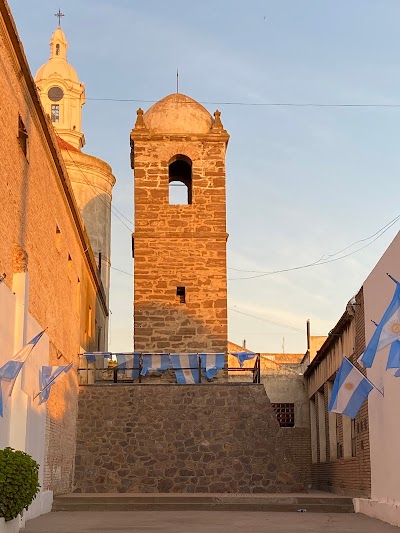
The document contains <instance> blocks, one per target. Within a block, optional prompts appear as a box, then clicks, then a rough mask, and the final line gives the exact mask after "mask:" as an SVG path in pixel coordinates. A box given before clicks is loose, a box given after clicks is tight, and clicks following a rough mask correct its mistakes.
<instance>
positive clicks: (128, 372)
mask: <svg viewBox="0 0 400 533" xmlns="http://www.w3.org/2000/svg"><path fill="white" fill-rule="evenodd" d="M137 355H139V359H138V364H137V365H136V366H135V365H133V366H122V365H120V366H109V367H107V368H102V369H99V368H89V367H87V368H78V373H80V372H93V371H95V372H97V373H98V375H99V374H100V375H101V374H102V375H103V376H104V374H110V373H111V375H112V378H111V379H107V378H106V379H105V378H103V377H102V378H101V379H100V381H112V382H113V383H136V382H137V383H143V382H146V381H147V380H144V381H143V378H144V377H145V376H144V375H142V371H143V368H144V366H143V355H142V354H137ZM145 355H152V354H148V353H146V354H145ZM157 355H170V354H169V353H164V354H157ZM193 355H197V362H198V363H197V365H196V366H195V367H190V366H189V367H176V366H172V365H170V366H169V368H168V369H166V370H157V372H160V373H163V372H168V371H171V370H172V371H176V370H189V371H196V373H197V380H198V381H197V382H196V383H194V384H196V385H197V384H199V383H209V382H211V381H213V379H208V378H207V376H206V368H205V367H204V366H203V365H202V361H201V358H200V355H199V354H193ZM146 368H147V367H146ZM148 370H151V369H148ZM134 371H136V373H137V377H136V378H134V377H133V375H134ZM219 371H222V372H226V373H228V374H229V373H231V372H234V373H236V372H239V373H244V372H246V373H249V372H251V373H252V383H260V382H261V366H260V354H259V353H258V354H256V356H255V362H254V366H253V367H229V366H228V365H227V364H225V365H224V367H223V368H221V369H219ZM146 375H147V373H146ZM119 376H125V377H124V378H123V379H118V377H119ZM96 381H99V380H98V379H97V380H96ZM236 381H237V380H236Z"/></svg>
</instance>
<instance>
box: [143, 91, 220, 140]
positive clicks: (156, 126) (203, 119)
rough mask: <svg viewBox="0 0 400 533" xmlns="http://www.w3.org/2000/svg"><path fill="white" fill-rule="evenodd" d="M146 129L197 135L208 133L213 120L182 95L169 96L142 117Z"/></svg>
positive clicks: (191, 99) (206, 112) (156, 131)
mask: <svg viewBox="0 0 400 533" xmlns="http://www.w3.org/2000/svg"><path fill="white" fill-rule="evenodd" d="M143 119H144V123H145V125H146V127H147V128H148V129H149V130H150V131H152V132H155V133H178V134H180V133H184V134H188V133H197V134H199V133H200V134H202V133H203V134H205V133H208V132H209V131H210V128H211V126H212V124H213V119H212V117H211V115H210V113H209V112H208V111H207V109H206V108H205V107H203V106H202V105H201V104H199V103H198V102H196V100H193V98H190V97H189V96H186V95H184V94H179V93H175V94H170V95H169V96H166V97H165V98H163V99H162V100H160V101H159V102H157V103H156V104H154V105H153V106H152V107H150V109H149V110H148V111H146V113H145V114H144V115H143Z"/></svg>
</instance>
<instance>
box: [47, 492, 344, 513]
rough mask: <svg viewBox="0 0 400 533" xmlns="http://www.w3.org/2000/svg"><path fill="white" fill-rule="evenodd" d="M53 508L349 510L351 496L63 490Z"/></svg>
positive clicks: (93, 509)
mask: <svg viewBox="0 0 400 533" xmlns="http://www.w3.org/2000/svg"><path fill="white" fill-rule="evenodd" d="M53 511H96V512H97V511H266V512H309V513H353V512H354V507H353V501H352V499H351V498H347V497H343V496H336V495H334V494H328V493H310V494H262V495H260V494H212V495H210V494H65V495H62V496H56V497H55V498H54V502H53Z"/></svg>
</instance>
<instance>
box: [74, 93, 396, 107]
mask: <svg viewBox="0 0 400 533" xmlns="http://www.w3.org/2000/svg"><path fill="white" fill-rule="evenodd" d="M64 99H78V100H79V99H80V97H74V96H64ZM86 100H87V101H93V102H122V103H124V102H126V103H138V104H155V103H157V102H159V100H148V99H144V98H86ZM180 103H181V104H183V105H197V104H198V103H199V104H202V105H227V106H249V107H322V108H323V107H328V108H329V107H334V108H337V107H343V108H352V107H353V108H400V103H394V104H382V103H377V104H364V103H361V104H354V103H351V104H339V103H331V104H330V103H321V102H241V101H237V102H235V101H210V100H198V101H194V102H180Z"/></svg>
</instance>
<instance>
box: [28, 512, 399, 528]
mask: <svg viewBox="0 0 400 533" xmlns="http://www.w3.org/2000/svg"><path fill="white" fill-rule="evenodd" d="M22 531H23V533H89V532H90V533H97V532H98V533H113V532H118V533H159V532H163V533H263V532H268V533H292V532H293V533H399V528H397V527H394V526H390V525H388V524H386V523H384V522H380V521H379V520H374V519H372V518H369V517H367V516H364V515H361V514H323V513H322V514H320V513H296V512H294V513H260V512H221V511H212V512H207V511H194V512H192V511H178V512H174V511H172V512H163V511H155V512H146V511H145V512H135V511H134V512H131V511H125V512H115V511H111V512H98V513H97V512H84V511H82V512H63V511H61V512H55V513H49V514H47V515H43V516H41V517H39V518H35V519H34V520H30V521H29V522H27V524H26V529H23V530H22Z"/></svg>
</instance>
